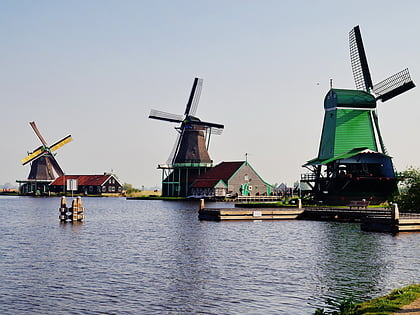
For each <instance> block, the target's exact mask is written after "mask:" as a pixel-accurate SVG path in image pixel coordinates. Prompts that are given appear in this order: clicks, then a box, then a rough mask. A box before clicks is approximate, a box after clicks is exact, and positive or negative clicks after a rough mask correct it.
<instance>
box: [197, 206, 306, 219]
mask: <svg viewBox="0 0 420 315" xmlns="http://www.w3.org/2000/svg"><path fill="white" fill-rule="evenodd" d="M302 213H303V210H302V209H297V208H290V209H289V208H285V209H281V208H261V209H258V208H246V209H238V208H203V209H200V210H199V212H198V217H199V219H200V220H213V221H222V220H295V219H297V217H298V216H299V215H301V214H302Z"/></svg>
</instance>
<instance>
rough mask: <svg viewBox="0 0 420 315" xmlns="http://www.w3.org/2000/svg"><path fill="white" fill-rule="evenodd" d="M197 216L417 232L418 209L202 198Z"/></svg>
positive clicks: (419, 226) (419, 228) (419, 222)
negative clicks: (228, 203)
mask: <svg viewBox="0 0 420 315" xmlns="http://www.w3.org/2000/svg"><path fill="white" fill-rule="evenodd" d="M198 213H199V215H198V216H199V219H200V220H213V221H226V220H231V221H232V220H318V221H337V222H357V223H360V224H361V225H360V227H361V229H362V231H367V232H388V233H398V232H415V231H419V232H420V213H419V214H414V213H413V214H409V213H400V212H399V211H398V206H397V205H396V204H393V205H391V208H361V209H354V208H353V207H352V208H350V207H349V208H326V207H323V208H321V207H312V208H305V209H303V208H302V207H301V203H300V202H299V203H298V206H297V207H294V208H278V207H277V208H274V207H272V208H265V207H262V208H258V207H257V206H256V207H254V208H242V209H238V208H205V207H204V200H201V203H200V210H199V212H198Z"/></svg>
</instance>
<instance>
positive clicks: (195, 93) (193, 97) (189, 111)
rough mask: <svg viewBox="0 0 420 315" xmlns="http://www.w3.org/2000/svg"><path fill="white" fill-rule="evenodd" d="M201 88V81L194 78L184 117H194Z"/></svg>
mask: <svg viewBox="0 0 420 315" xmlns="http://www.w3.org/2000/svg"><path fill="white" fill-rule="evenodd" d="M202 87H203V79H200V78H195V79H194V83H193V87H192V89H191V93H190V97H189V99H188V103H187V106H186V107H185V113H184V115H186V116H194V115H195V113H196V112H197V107H198V101H199V100H200V95H201V89H202Z"/></svg>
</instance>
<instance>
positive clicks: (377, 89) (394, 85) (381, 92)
mask: <svg viewBox="0 0 420 315" xmlns="http://www.w3.org/2000/svg"><path fill="white" fill-rule="evenodd" d="M415 86H416V85H415V84H414V82H413V81H412V80H411V77H410V73H409V72H408V69H404V70H402V71H400V72H398V73H396V74H394V75H392V76H390V77H389V78H388V79H385V80H383V81H381V82H379V83H377V84H375V85H374V87H373V92H374V93H375V94H376V95H377V97H376V99H378V100H381V101H382V102H385V101H387V100H389V99H391V98H393V97H395V96H397V95H400V94H401V93H404V92H406V91H408V90H410V89H412V88H414V87H415Z"/></svg>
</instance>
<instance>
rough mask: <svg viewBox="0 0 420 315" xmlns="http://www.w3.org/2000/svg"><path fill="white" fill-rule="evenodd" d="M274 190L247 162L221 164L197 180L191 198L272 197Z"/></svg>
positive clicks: (191, 191) (191, 190) (191, 188)
mask: <svg viewBox="0 0 420 315" xmlns="http://www.w3.org/2000/svg"><path fill="white" fill-rule="evenodd" d="M272 188H273V186H272V185H270V184H268V183H267V182H265V181H264V180H263V179H262V178H261V177H260V176H259V175H258V173H257V172H256V171H255V170H254V169H253V168H252V166H251V165H250V164H249V163H248V162H247V161H236V162H221V163H220V164H218V165H216V166H215V167H213V168H211V169H209V170H208V171H207V172H205V173H204V174H201V175H200V176H199V177H198V178H197V179H195V181H194V182H193V183H192V185H191V187H190V197H196V198H202V197H204V198H224V197H236V196H270V195H271V191H272Z"/></svg>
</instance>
